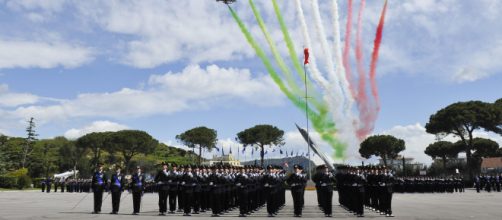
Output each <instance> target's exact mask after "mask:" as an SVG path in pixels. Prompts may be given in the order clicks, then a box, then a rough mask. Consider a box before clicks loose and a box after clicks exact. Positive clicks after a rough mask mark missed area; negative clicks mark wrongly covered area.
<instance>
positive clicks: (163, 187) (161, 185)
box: [154, 162, 169, 215]
mask: <svg viewBox="0 0 502 220" xmlns="http://www.w3.org/2000/svg"><path fill="white" fill-rule="evenodd" d="M154 181H155V183H157V187H158V193H159V215H166V212H167V196H168V194H169V170H168V169H167V163H166V162H162V170H159V172H157V175H156V176H155V180H154Z"/></svg>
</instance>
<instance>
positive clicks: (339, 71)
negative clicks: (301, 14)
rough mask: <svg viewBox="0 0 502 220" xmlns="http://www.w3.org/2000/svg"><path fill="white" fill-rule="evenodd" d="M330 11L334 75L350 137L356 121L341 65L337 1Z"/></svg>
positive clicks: (343, 69)
mask: <svg viewBox="0 0 502 220" xmlns="http://www.w3.org/2000/svg"><path fill="white" fill-rule="evenodd" d="M332 11H333V31H334V40H333V41H334V43H333V47H334V50H335V62H336V74H337V75H338V77H339V79H340V81H339V83H340V84H341V88H342V91H343V95H344V97H345V102H344V112H345V117H347V119H346V121H348V122H349V123H348V124H347V125H345V126H344V127H346V128H347V131H348V132H350V135H354V123H357V120H354V119H355V118H354V116H353V114H352V111H351V110H352V105H353V104H354V99H353V97H352V93H351V92H350V89H349V87H350V86H349V82H348V80H347V78H346V76H345V75H346V74H345V67H344V65H343V58H342V46H341V45H342V41H341V39H340V38H341V37H340V22H339V19H340V18H339V14H338V3H337V0H333V1H332Z"/></svg>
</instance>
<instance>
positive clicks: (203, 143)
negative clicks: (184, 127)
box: [176, 126, 218, 164]
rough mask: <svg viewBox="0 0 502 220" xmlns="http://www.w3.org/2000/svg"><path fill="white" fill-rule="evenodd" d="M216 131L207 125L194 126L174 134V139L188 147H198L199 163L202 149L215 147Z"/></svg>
mask: <svg viewBox="0 0 502 220" xmlns="http://www.w3.org/2000/svg"><path fill="white" fill-rule="evenodd" d="M217 136H218V134H217V132H216V130H214V129H211V128H207V127H203V126H202V127H196V128H192V129H190V130H188V131H185V132H183V133H181V134H179V135H176V139H177V140H178V141H180V142H181V143H183V145H186V146H187V147H189V148H192V149H194V148H196V147H198V148H199V159H198V163H199V164H200V163H201V159H202V149H207V150H209V151H211V150H212V149H213V148H215V147H216V142H217V141H218V139H217Z"/></svg>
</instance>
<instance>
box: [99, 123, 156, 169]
mask: <svg viewBox="0 0 502 220" xmlns="http://www.w3.org/2000/svg"><path fill="white" fill-rule="evenodd" d="M105 144H106V145H107V146H109V147H108V148H107V151H109V152H111V153H113V152H120V153H121V154H122V157H123V158H124V163H125V168H126V170H129V165H130V162H131V159H132V158H133V157H134V156H136V155H138V154H144V155H147V154H150V153H153V152H154V151H155V148H156V147H157V146H158V144H159V142H158V141H157V140H155V139H154V138H153V137H152V136H150V135H149V134H148V133H146V132H144V131H138V130H122V131H117V132H113V133H109V134H107V135H106V139H105Z"/></svg>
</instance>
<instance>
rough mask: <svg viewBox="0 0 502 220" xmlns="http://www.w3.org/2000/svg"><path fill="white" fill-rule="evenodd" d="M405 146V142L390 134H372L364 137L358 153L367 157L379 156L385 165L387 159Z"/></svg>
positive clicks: (395, 155) (394, 155)
mask: <svg viewBox="0 0 502 220" xmlns="http://www.w3.org/2000/svg"><path fill="white" fill-rule="evenodd" d="M405 148H406V146H405V142H404V140H402V139H398V138H396V137H394V136H392V135H374V136H370V137H368V138H366V139H365V140H364V141H363V142H362V143H361V145H360V148H359V154H361V156H362V157H364V158H366V159H368V158H370V157H371V156H373V155H374V156H377V157H381V158H382V160H383V162H384V165H385V166H387V160H388V159H394V158H396V157H397V155H398V154H399V152H401V151H403V150H404V149H405Z"/></svg>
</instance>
